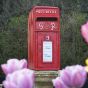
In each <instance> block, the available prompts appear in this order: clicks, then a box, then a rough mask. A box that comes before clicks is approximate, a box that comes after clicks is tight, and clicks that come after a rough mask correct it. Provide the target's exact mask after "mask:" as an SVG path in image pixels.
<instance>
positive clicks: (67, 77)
mask: <svg viewBox="0 0 88 88" xmlns="http://www.w3.org/2000/svg"><path fill="white" fill-rule="evenodd" d="M60 76H61V79H62V80H63V82H64V83H65V84H66V85H67V86H68V87H72V88H81V87H82V86H83V85H84V83H85V81H86V77H87V73H86V71H85V68H84V67H83V66H81V65H74V66H68V67H66V68H65V69H63V70H62V71H61V74H60Z"/></svg>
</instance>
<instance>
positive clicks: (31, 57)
mask: <svg viewBox="0 0 88 88" xmlns="http://www.w3.org/2000/svg"><path fill="white" fill-rule="evenodd" d="M28 65H29V68H30V69H33V70H59V69H60V9H59V8H58V7H50V6H36V7H34V8H33V9H32V10H31V11H30V13H29V18H28Z"/></svg>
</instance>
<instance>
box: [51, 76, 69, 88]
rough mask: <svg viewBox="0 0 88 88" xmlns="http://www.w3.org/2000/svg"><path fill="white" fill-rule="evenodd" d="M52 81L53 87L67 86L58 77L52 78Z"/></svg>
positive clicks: (61, 87)
mask: <svg viewBox="0 0 88 88" xmlns="http://www.w3.org/2000/svg"><path fill="white" fill-rule="evenodd" d="M52 82H53V86H54V87H55V88H69V87H67V86H66V85H65V83H64V82H63V80H62V79H61V78H60V77H57V78H56V79H53V80H52Z"/></svg>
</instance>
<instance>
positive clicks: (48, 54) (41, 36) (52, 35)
mask: <svg viewBox="0 0 88 88" xmlns="http://www.w3.org/2000/svg"><path fill="white" fill-rule="evenodd" d="M58 34H59V33H58V32H37V36H36V40H37V43H36V45H37V47H38V48H37V49H38V50H37V59H38V67H41V68H46V67H48V68H49V67H50V68H53V67H56V66H57V65H58V64H59V62H58V59H59V58H58V55H59V54H58V53H59V50H58V49H59V41H58V40H59V39H58V38H59V35H58Z"/></svg>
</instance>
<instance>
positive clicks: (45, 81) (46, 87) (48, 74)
mask: <svg viewBox="0 0 88 88" xmlns="http://www.w3.org/2000/svg"><path fill="white" fill-rule="evenodd" d="M58 73H59V72H58V71H35V75H36V79H35V88H53V84H52V79H55V78H56V77H57V76H58Z"/></svg>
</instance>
